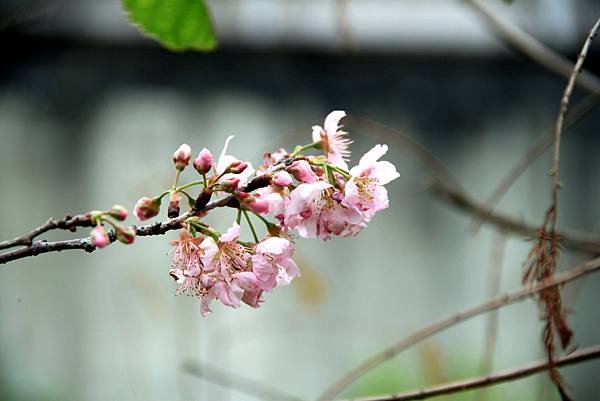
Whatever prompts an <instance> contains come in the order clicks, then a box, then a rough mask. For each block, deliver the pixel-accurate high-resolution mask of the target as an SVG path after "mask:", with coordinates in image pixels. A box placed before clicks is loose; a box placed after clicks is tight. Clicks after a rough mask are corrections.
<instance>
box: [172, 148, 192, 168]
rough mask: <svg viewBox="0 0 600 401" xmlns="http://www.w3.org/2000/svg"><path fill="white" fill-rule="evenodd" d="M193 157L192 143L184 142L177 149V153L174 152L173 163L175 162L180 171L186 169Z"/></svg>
mask: <svg viewBox="0 0 600 401" xmlns="http://www.w3.org/2000/svg"><path fill="white" fill-rule="evenodd" d="M191 158H192V148H190V145H188V144H186V143H184V144H183V145H181V146H180V147H179V148H178V149H177V150H176V151H175V153H173V163H175V168H176V169H177V170H180V171H181V170H183V169H185V167H186V166H187V165H188V164H189V162H190V159H191Z"/></svg>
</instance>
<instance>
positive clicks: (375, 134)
mask: <svg viewBox="0 0 600 401" xmlns="http://www.w3.org/2000/svg"><path fill="white" fill-rule="evenodd" d="M345 126H346V127H347V128H348V129H350V130H352V131H353V132H357V133H360V132H363V133H365V134H366V135H369V137H371V138H378V139H380V140H382V141H383V140H385V141H386V142H388V143H390V144H395V145H397V146H400V147H401V148H403V149H405V150H407V151H409V152H410V153H411V154H413V155H414V156H415V157H416V158H417V159H418V160H419V161H420V162H421V164H422V165H423V166H425V167H426V168H427V171H428V172H429V174H431V176H432V178H433V179H434V182H433V184H432V185H431V187H430V190H431V192H432V193H433V194H434V195H435V196H436V197H437V198H438V199H440V200H442V201H444V202H447V203H449V204H450V205H452V206H455V207H457V208H458V209H460V210H462V211H464V212H466V213H469V214H471V215H473V216H478V215H479V216H484V215H487V218H486V223H489V224H491V225H493V226H496V227H497V228H500V229H502V230H504V231H508V232H512V233H517V234H521V235H523V236H525V237H533V236H535V235H536V233H537V229H538V227H537V226H534V225H530V224H526V223H524V222H523V221H522V220H520V219H516V218H513V217H510V216H507V215H503V214H500V213H495V212H490V211H489V209H488V208H487V207H485V206H481V205H479V204H478V203H477V202H476V201H474V200H473V199H471V198H470V197H469V196H468V195H466V194H465V191H464V190H463V188H462V185H461V184H460V182H459V181H458V180H457V179H456V177H454V175H453V174H452V173H451V172H450V170H449V169H448V167H446V166H445V165H444V164H443V163H442V162H441V161H440V160H438V159H437V158H436V157H435V156H434V155H433V154H432V153H431V152H430V151H429V150H427V149H426V148H425V147H424V146H422V145H420V144H419V143H418V142H416V141H415V140H414V139H412V138H410V137H409V136H408V135H406V134H405V133H403V132H402V131H400V130H397V129H395V128H391V127H388V126H386V125H384V124H381V123H377V122H375V121H371V120H368V119H365V118H362V117H358V116H354V115H350V116H348V117H346V121H345ZM560 235H561V236H562V244H563V245H564V246H565V247H568V248H571V249H574V250H578V251H582V252H586V253H592V254H598V253H600V237H594V236H592V235H590V234H588V233H583V232H577V231H574V230H566V231H565V232H562V233H560Z"/></svg>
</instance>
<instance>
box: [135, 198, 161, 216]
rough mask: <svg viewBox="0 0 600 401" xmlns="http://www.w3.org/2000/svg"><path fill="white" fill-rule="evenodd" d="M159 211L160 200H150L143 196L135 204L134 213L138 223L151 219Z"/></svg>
mask: <svg viewBox="0 0 600 401" xmlns="http://www.w3.org/2000/svg"><path fill="white" fill-rule="evenodd" d="M159 211H160V199H152V198H148V197H146V196H144V197H143V198H140V200H138V201H137V203H136V204H135V209H134V213H135V216H136V217H137V218H138V220H140V221H144V220H148V219H151V218H152V217H154V216H156V215H158V212H159Z"/></svg>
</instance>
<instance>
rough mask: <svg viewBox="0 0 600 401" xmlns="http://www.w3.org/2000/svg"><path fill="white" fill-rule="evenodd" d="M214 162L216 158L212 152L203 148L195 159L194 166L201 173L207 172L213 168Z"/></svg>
mask: <svg viewBox="0 0 600 401" xmlns="http://www.w3.org/2000/svg"><path fill="white" fill-rule="evenodd" d="M213 162H214V158H213V155H212V153H210V151H209V150H208V149H206V148H203V149H202V150H201V151H200V153H198V157H196V160H194V168H195V169H196V171H198V172H199V173H200V174H206V173H208V172H209V171H210V169H211V168H212V165H213Z"/></svg>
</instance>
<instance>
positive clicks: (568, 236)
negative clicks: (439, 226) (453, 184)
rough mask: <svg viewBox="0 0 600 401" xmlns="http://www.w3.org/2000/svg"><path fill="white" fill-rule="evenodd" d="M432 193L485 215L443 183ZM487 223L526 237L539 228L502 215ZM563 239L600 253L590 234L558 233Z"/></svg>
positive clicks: (569, 244)
mask: <svg viewBox="0 0 600 401" xmlns="http://www.w3.org/2000/svg"><path fill="white" fill-rule="evenodd" d="M431 192H432V193H433V194H434V195H435V196H436V197H438V198H439V199H441V200H443V201H444V202H446V203H448V204H450V205H452V206H454V207H456V208H458V209H460V210H462V211H464V212H466V213H468V214H470V215H477V214H481V213H485V212H486V209H485V208H484V207H483V206H481V205H479V204H478V203H477V202H475V201H474V200H473V199H471V198H470V197H469V196H467V195H465V193H464V192H462V191H457V190H456V189H454V188H450V187H448V186H446V185H444V184H442V183H439V182H437V183H435V184H433V185H432V187H431ZM486 222H487V223H489V224H491V225H493V226H496V227H498V228H501V229H504V230H506V231H509V232H513V233H517V234H521V235H523V236H525V237H533V236H535V235H536V233H537V230H538V228H539V227H536V226H534V225H531V224H527V223H524V222H523V221H521V220H519V219H516V218H514V217H510V216H507V215H504V214H500V213H497V212H496V213H491V214H489V215H488V217H487V219H486ZM558 236H559V237H560V238H561V244H562V245H563V246H565V247H567V248H570V249H573V250H577V251H582V252H586V253H591V254H598V253H600V238H595V237H593V236H592V235H590V234H587V233H581V232H576V231H574V230H569V231H565V232H560V233H558Z"/></svg>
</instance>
